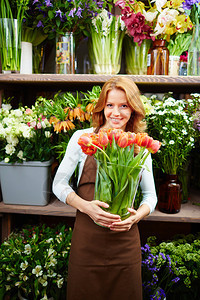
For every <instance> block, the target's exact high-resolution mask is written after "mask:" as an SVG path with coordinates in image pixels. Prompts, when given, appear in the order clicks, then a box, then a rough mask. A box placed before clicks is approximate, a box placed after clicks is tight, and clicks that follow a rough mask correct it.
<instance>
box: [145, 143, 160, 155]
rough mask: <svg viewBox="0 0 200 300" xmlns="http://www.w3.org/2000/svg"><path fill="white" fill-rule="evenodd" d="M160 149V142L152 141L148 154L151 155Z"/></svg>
mask: <svg viewBox="0 0 200 300" xmlns="http://www.w3.org/2000/svg"><path fill="white" fill-rule="evenodd" d="M160 147H161V142H159V141H157V140H153V141H152V143H151V146H150V148H148V150H149V152H151V153H153V154H154V153H156V152H157V151H158V150H159V149H160Z"/></svg>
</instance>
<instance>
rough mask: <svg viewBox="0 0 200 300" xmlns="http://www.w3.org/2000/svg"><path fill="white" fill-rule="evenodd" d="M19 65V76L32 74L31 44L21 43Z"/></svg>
mask: <svg viewBox="0 0 200 300" xmlns="http://www.w3.org/2000/svg"><path fill="white" fill-rule="evenodd" d="M21 49H22V52H21V65H20V73H21V74H32V73H33V72H32V69H33V54H32V51H33V46H32V43H29V42H22V43H21Z"/></svg>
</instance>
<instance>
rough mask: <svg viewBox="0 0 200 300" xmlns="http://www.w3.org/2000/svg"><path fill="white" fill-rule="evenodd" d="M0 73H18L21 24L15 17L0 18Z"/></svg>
mask: <svg viewBox="0 0 200 300" xmlns="http://www.w3.org/2000/svg"><path fill="white" fill-rule="evenodd" d="M0 57H1V68H2V73H8V72H10V73H18V72H19V71H20V60H21V25H20V24H19V22H18V20H17V19H7V18H4V19H0Z"/></svg>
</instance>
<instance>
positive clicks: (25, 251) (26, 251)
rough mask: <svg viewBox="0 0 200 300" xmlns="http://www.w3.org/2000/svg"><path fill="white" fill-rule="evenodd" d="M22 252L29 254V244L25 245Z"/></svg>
mask: <svg viewBox="0 0 200 300" xmlns="http://www.w3.org/2000/svg"><path fill="white" fill-rule="evenodd" d="M24 253H25V254H30V253H31V246H30V245H29V244H26V245H25V250H24Z"/></svg>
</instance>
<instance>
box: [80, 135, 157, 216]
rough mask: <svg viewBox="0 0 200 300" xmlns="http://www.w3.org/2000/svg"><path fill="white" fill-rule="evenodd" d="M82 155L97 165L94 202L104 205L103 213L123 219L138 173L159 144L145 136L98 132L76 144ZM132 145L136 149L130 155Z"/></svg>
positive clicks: (129, 204)
mask: <svg viewBox="0 0 200 300" xmlns="http://www.w3.org/2000/svg"><path fill="white" fill-rule="evenodd" d="M78 144H79V145H80V146H81V149H82V151H83V152H84V153H85V154H87V155H93V156H94V157H95V159H96V162H97V176H96V183H95V199H97V200H100V201H103V202H106V203H108V204H109V208H108V209H105V210H107V211H109V212H110V213H113V214H118V215H120V216H121V219H126V218H127V217H128V216H129V215H130V213H129V211H128V208H130V207H132V206H133V202H134V198H135V195H136V192H137V188H138V184H139V181H140V177H141V173H142V171H143V169H144V168H147V167H146V166H145V161H146V158H147V156H148V155H149V153H156V152H157V151H158V150H159V148H160V146H161V143H160V142H159V141H157V140H153V138H152V137H150V136H148V135H147V133H137V134H135V133H133V132H124V131H123V130H121V129H102V130H100V131H99V133H97V134H95V133H84V134H83V135H82V136H81V137H80V138H79V140H78ZM135 145H138V146H139V147H140V150H139V153H138V154H137V155H134V148H135Z"/></svg>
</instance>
